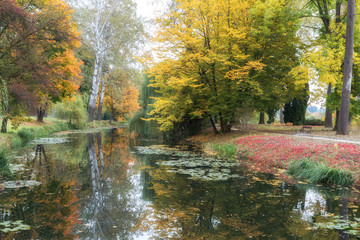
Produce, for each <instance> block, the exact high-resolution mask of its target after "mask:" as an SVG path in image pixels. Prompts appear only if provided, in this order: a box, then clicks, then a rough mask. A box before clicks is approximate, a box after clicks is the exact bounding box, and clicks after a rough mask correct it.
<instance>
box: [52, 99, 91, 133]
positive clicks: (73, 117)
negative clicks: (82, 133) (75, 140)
mask: <svg viewBox="0 0 360 240" xmlns="http://www.w3.org/2000/svg"><path fill="white" fill-rule="evenodd" d="M54 110H55V115H56V117H58V118H60V119H65V120H68V121H69V124H72V125H73V126H74V128H76V129H80V128H83V127H84V126H85V123H86V120H87V118H88V117H87V110H86V103H85V101H84V99H83V97H82V96H80V95H78V96H76V97H75V99H74V100H72V101H66V102H61V103H57V104H56V105H55V107H54Z"/></svg>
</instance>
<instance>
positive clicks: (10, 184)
mask: <svg viewBox="0 0 360 240" xmlns="http://www.w3.org/2000/svg"><path fill="white" fill-rule="evenodd" d="M40 184H41V182H38V181H35V180H28V181H25V180H24V181H7V182H4V183H2V184H0V189H1V188H12V189H16V188H22V187H34V186H38V185H40Z"/></svg>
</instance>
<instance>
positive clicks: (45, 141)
mask: <svg viewBox="0 0 360 240" xmlns="http://www.w3.org/2000/svg"><path fill="white" fill-rule="evenodd" d="M70 141H71V139H70V138H39V139H35V140H33V143H34V144H61V143H67V142H70Z"/></svg>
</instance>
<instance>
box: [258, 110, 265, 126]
mask: <svg viewBox="0 0 360 240" xmlns="http://www.w3.org/2000/svg"><path fill="white" fill-rule="evenodd" d="M259 124H265V113H264V112H261V113H260V120H259Z"/></svg>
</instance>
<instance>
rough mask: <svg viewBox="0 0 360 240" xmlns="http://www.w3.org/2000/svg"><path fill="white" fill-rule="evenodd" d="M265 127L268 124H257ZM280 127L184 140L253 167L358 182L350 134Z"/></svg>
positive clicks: (358, 161)
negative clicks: (333, 135) (301, 131)
mask: <svg viewBox="0 0 360 240" xmlns="http://www.w3.org/2000/svg"><path fill="white" fill-rule="evenodd" d="M266 127H268V128H271V127H272V126H271V125H268V126H261V128H266ZM283 129H285V131H284V132H283V133H282V132H281V131H276V133H274V132H271V133H269V132H268V131H267V129H264V131H262V130H259V129H251V130H250V131H248V132H245V131H233V132H230V133H225V134H218V135H214V134H211V132H209V131H208V130H205V131H203V132H202V133H200V134H198V135H195V136H192V137H189V138H187V140H188V141H190V142H192V143H195V144H196V145H202V146H203V148H204V150H205V152H207V153H210V154H216V155H217V156H219V157H223V158H224V157H231V155H233V156H232V157H233V159H235V160H236V161H238V162H239V163H242V164H244V165H246V166H248V167H249V168H250V169H253V170H255V171H259V172H267V173H272V174H276V175H279V174H281V175H284V177H285V178H293V179H294V180H305V181H309V182H311V183H315V184H323V185H335V186H352V187H355V188H358V187H359V186H360V145H359V144H360V141H356V140H348V139H349V138H354V136H347V138H348V139H342V138H338V137H337V138H330V137H327V136H321V135H320V136H319V135H317V134H316V133H314V134H310V135H304V134H301V135H297V134H296V129H294V127H293V126H292V127H291V131H289V130H287V128H286V127H283ZM319 130H320V131H324V130H323V129H321V128H319ZM324 132H325V131H324ZM326 134H329V132H328V131H326ZM234 149H235V150H234ZM358 156H359V157H358Z"/></svg>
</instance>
